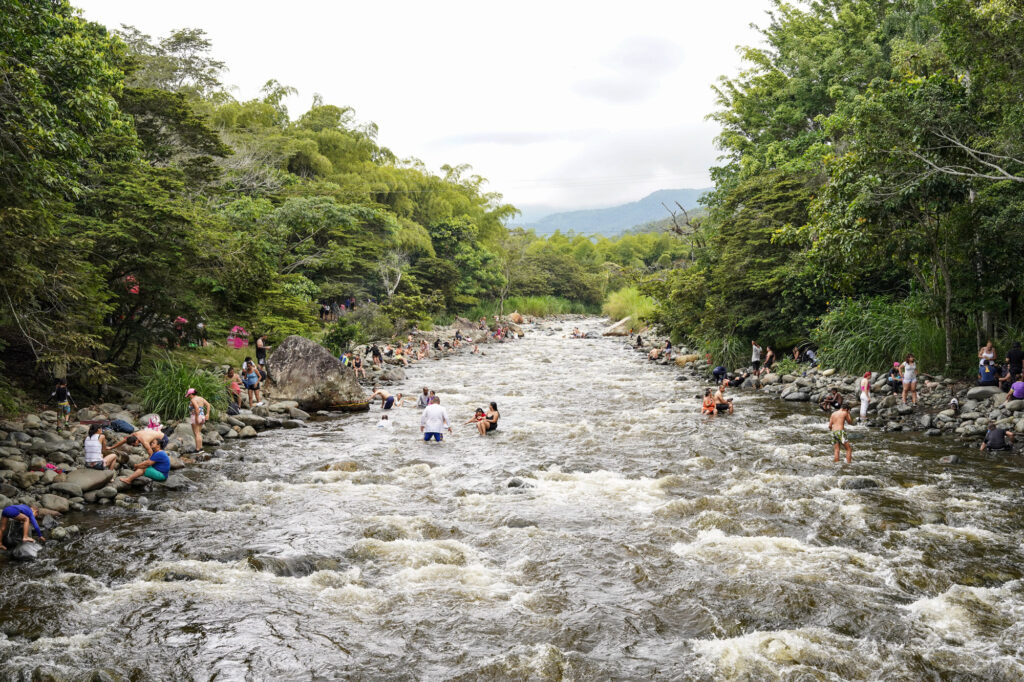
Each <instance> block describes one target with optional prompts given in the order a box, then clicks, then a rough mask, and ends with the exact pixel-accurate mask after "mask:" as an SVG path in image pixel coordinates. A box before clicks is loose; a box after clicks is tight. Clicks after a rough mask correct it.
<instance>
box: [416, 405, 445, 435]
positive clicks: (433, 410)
mask: <svg viewBox="0 0 1024 682" xmlns="http://www.w3.org/2000/svg"><path fill="white" fill-rule="evenodd" d="M420 426H422V427H423V431H424V432H425V433H441V431H443V430H444V429H446V428H448V426H449V423H448V411H447V410H446V409H444V408H443V407H441V406H440V405H437V404H434V405H427V407H426V409H425V410H423V414H422V415H421V416H420Z"/></svg>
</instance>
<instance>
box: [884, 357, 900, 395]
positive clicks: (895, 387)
mask: <svg viewBox="0 0 1024 682" xmlns="http://www.w3.org/2000/svg"><path fill="white" fill-rule="evenodd" d="M885 383H886V384H888V385H889V388H891V389H892V392H893V395H895V394H897V393H899V392H900V391H902V390H903V375H902V374H900V363H898V362H894V363H892V369H890V370H889V376H887V377H886V379H885Z"/></svg>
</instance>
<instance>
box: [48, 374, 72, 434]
mask: <svg viewBox="0 0 1024 682" xmlns="http://www.w3.org/2000/svg"><path fill="white" fill-rule="evenodd" d="M50 397H51V398H56V399H57V409H58V411H59V412H60V423H61V424H62V425H63V426H67V425H68V422H70V421H71V391H69V390H68V380H67V379H57V386H56V387H55V388H54V389H53V393H51V394H50Z"/></svg>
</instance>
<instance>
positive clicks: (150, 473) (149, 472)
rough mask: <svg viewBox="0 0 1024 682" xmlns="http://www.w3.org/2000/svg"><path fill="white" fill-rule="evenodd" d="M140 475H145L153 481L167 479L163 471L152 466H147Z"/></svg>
mask: <svg viewBox="0 0 1024 682" xmlns="http://www.w3.org/2000/svg"><path fill="white" fill-rule="evenodd" d="M142 475H143V476H145V477H146V478H149V479H152V480H154V481H166V480H167V474H165V473H163V472H160V471H157V470H156V469H154V468H153V467H147V468H146V470H145V471H143V472H142Z"/></svg>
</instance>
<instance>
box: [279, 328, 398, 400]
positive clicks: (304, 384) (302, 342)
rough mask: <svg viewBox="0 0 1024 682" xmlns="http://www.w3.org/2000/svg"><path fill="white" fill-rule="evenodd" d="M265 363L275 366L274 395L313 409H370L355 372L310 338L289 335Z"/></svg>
mask: <svg viewBox="0 0 1024 682" xmlns="http://www.w3.org/2000/svg"><path fill="white" fill-rule="evenodd" d="M268 362H269V364H270V366H271V367H273V368H274V378H273V380H272V381H271V382H270V385H271V387H272V388H273V393H274V396H275V397H277V398H280V399H284V400H294V401H295V402H297V403H298V404H299V406H300V407H302V408H304V409H312V410H319V409H326V408H330V407H335V406H340V405H344V406H355V405H358V406H359V408H360V409H369V405H368V404H366V405H364V403H368V399H367V396H366V394H365V393H364V391H363V388H362V386H360V385H359V383H358V382H357V381H356V377H355V372H353V371H352V370H351V369H349V368H348V367H345V366H344V365H342V364H341V361H340V360H338V358H336V357H334V355H332V354H331V352H330V351H328V350H327V349H326V348H324V347H323V346H320V345H319V344H316V343H314V342H312V341H310V340H309V339H304V338H302V337H301V336H296V335H292V336H289V337H288V338H286V339H285V340H284V341H282V342H281V344H280V345H279V346H278V347H277V348H276V349H274V352H273V353H272V354H271V356H270V358H269V360H268ZM396 369H397V368H396ZM403 375H404V372H403Z"/></svg>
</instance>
